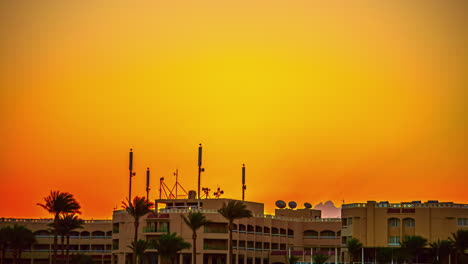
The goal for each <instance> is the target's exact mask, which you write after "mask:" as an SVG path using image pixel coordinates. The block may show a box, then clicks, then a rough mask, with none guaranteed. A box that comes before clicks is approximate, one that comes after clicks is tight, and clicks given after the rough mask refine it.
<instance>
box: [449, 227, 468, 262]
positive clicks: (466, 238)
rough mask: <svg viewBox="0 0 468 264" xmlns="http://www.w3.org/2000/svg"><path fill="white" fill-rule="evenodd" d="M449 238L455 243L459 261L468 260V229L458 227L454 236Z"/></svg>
mask: <svg viewBox="0 0 468 264" xmlns="http://www.w3.org/2000/svg"><path fill="white" fill-rule="evenodd" d="M449 240H450V241H452V243H453V247H454V250H455V252H456V256H457V258H456V259H457V263H465V261H467V262H468V257H467V255H466V254H465V250H467V249H468V230H466V229H458V230H457V232H455V233H452V237H451V238H449Z"/></svg>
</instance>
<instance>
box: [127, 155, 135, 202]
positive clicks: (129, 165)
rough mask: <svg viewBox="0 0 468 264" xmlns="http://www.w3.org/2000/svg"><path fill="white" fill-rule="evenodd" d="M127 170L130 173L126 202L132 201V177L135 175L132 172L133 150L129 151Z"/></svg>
mask: <svg viewBox="0 0 468 264" xmlns="http://www.w3.org/2000/svg"><path fill="white" fill-rule="evenodd" d="M128 169H129V171H130V174H129V177H128V178H129V184H128V201H129V202H131V201H132V177H133V176H135V173H134V172H133V149H130V153H129V160H128Z"/></svg>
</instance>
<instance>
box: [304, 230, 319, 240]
mask: <svg viewBox="0 0 468 264" xmlns="http://www.w3.org/2000/svg"><path fill="white" fill-rule="evenodd" d="M304 238H310V239H317V238H318V232H317V231H315V230H306V231H304Z"/></svg>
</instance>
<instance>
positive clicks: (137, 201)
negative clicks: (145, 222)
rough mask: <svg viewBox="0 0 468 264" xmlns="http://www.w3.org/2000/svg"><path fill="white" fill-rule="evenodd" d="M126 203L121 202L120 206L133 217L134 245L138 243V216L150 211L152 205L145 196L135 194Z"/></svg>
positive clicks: (134, 255) (134, 256)
mask: <svg viewBox="0 0 468 264" xmlns="http://www.w3.org/2000/svg"><path fill="white" fill-rule="evenodd" d="M127 202H128V203H125V202H122V204H123V205H122V208H124V209H125V211H126V212H127V213H128V214H129V215H131V216H132V217H133V219H134V220H135V221H134V226H135V234H134V237H133V243H134V245H136V244H137V243H138V226H139V225H140V218H141V217H142V216H144V215H146V214H148V213H150V212H151V211H152V210H151V208H152V207H153V205H154V204H153V203H152V202H150V201H148V200H147V199H146V198H145V197H139V196H135V198H133V202H131V201H130V200H128V201H127ZM136 258H137V254H136V248H135V249H134V250H133V264H136Z"/></svg>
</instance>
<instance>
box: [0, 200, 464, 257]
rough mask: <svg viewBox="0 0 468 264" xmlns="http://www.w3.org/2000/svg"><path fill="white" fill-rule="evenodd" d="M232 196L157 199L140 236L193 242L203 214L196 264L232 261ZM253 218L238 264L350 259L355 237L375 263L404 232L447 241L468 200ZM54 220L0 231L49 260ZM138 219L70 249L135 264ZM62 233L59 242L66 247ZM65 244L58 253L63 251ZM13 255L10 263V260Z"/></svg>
mask: <svg viewBox="0 0 468 264" xmlns="http://www.w3.org/2000/svg"><path fill="white" fill-rule="evenodd" d="M229 201H230V199H203V200H200V201H198V200H196V199H170V200H164V199H162V200H156V208H155V210H154V212H152V213H150V214H148V215H146V216H144V217H142V218H141V219H140V225H139V230H138V236H139V239H143V240H146V241H150V240H153V239H157V238H158V237H160V236H161V235H163V234H166V233H168V232H171V233H173V232H175V233H177V234H178V235H180V236H182V237H183V238H184V240H186V241H187V242H190V243H192V231H191V230H190V229H189V228H188V226H186V224H185V223H184V221H183V220H182V216H187V215H188V213H189V212H194V211H199V212H202V213H204V214H205V216H206V217H207V218H208V220H210V221H211V223H210V224H208V225H206V226H205V227H202V228H200V229H199V230H198V232H197V234H198V238H197V255H196V258H197V263H204V264H221V263H226V258H227V249H228V226H227V220H226V219H224V218H223V217H222V216H221V215H220V214H219V213H218V210H219V209H220V208H221V207H222V205H223V204H224V203H227V202H229ZM244 203H245V204H246V205H247V208H248V209H249V210H251V211H252V213H253V217H251V218H244V219H240V220H236V221H235V222H234V231H233V255H234V257H235V262H234V263H235V264H276V263H278V264H279V263H286V258H287V256H288V255H295V256H297V257H299V261H301V262H303V263H310V260H311V257H312V255H314V254H318V253H321V254H325V255H328V256H329V258H328V263H343V262H344V263H346V262H348V261H349V256H348V254H347V250H346V242H347V241H348V240H349V239H350V238H351V237H354V238H357V239H359V241H360V242H361V243H362V244H363V245H364V247H365V250H364V252H365V260H366V262H374V261H375V260H376V253H375V252H376V251H375V249H376V248H382V247H385V248H397V247H399V246H400V242H401V241H402V239H403V237H404V236H405V235H418V236H422V237H424V238H426V239H428V241H429V242H433V241H437V240H439V239H440V240H444V239H447V238H448V237H450V236H451V234H452V233H454V232H456V231H457V230H458V229H468V205H466V204H455V203H451V202H437V201H429V202H425V203H421V202H419V201H414V202H411V203H388V202H375V201H368V202H367V203H354V204H344V205H343V207H342V218H339V219H336V218H321V212H320V211H319V210H314V209H307V208H304V209H294V210H293V209H276V210H275V214H274V215H268V214H265V213H264V205H263V204H261V203H255V202H248V201H244ZM51 223H52V219H14V218H1V219H0V228H1V227H4V226H7V225H14V224H19V225H24V226H26V227H27V228H29V229H31V230H32V231H33V232H34V234H35V235H36V239H37V243H35V244H34V245H33V246H32V247H31V248H30V249H27V250H24V251H23V254H22V263H30V264H34V263H39V264H47V263H51V254H52V244H53V233H51V232H50V230H51V227H50V224H51ZM133 236H134V223H133V218H132V217H131V216H130V215H128V214H127V213H126V212H125V211H123V210H116V211H114V212H113V217H112V220H86V221H85V225H84V228H83V229H79V230H76V231H74V232H72V234H71V239H70V254H72V255H73V254H78V253H80V254H86V255H90V256H92V258H93V260H94V262H95V263H96V264H99V263H101V264H129V263H131V260H132V250H131V249H130V248H129V246H130V245H131V243H132V241H133ZM60 240H61V239H60V237H59V244H60ZM61 254H62V253H61V250H60V247H59V252H58V258H59V259H61V258H63V257H62V256H61ZM191 254H192V250H191V249H187V250H183V251H182V252H181V254H180V256H179V258H178V263H179V264H188V263H191V258H192V256H191ZM11 258H12V256H11V252H7V254H6V260H5V262H4V263H5V264H10V263H11V262H12V260H11ZM145 260H146V263H159V261H158V260H159V258H158V255H157V251H156V250H155V249H148V250H147V251H146V256H145Z"/></svg>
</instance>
